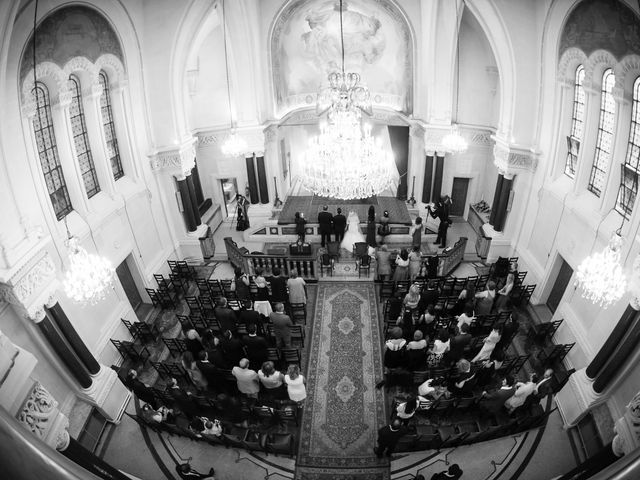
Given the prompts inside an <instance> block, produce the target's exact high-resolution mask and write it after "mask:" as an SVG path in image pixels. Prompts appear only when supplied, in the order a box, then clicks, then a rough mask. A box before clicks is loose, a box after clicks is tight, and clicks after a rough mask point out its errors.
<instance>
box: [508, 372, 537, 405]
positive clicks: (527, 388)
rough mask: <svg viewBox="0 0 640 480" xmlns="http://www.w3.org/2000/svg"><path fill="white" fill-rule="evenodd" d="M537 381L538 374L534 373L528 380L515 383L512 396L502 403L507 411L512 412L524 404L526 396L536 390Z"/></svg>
mask: <svg viewBox="0 0 640 480" xmlns="http://www.w3.org/2000/svg"><path fill="white" fill-rule="evenodd" d="M537 383H538V375H537V374H535V373H533V374H532V375H531V377H530V378H529V381H528V382H525V383H523V382H518V383H516V391H515V392H514V394H513V396H512V397H511V398H509V399H508V400H507V401H506V402H505V404H504V406H505V407H506V408H507V410H508V411H509V413H513V411H514V410H515V409H516V408H518V407H521V406H522V405H524V402H525V401H526V400H527V397H528V396H529V395H532V394H533V393H536V392H537Z"/></svg>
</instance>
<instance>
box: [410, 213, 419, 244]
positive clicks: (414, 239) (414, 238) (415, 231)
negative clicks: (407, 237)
mask: <svg viewBox="0 0 640 480" xmlns="http://www.w3.org/2000/svg"><path fill="white" fill-rule="evenodd" d="M409 233H410V234H411V246H412V247H413V248H416V247H418V250H420V246H421V245H422V217H416V220H415V222H414V224H413V225H412V226H411V231H410V232H409Z"/></svg>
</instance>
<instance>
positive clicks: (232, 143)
mask: <svg viewBox="0 0 640 480" xmlns="http://www.w3.org/2000/svg"><path fill="white" fill-rule="evenodd" d="M226 16H227V12H226V9H225V7H224V0H222V41H223V42H224V66H225V71H226V72H227V101H228V104H229V116H230V118H231V132H230V133H229V136H228V137H227V138H226V139H225V140H224V142H223V143H222V146H221V147H220V149H221V150H222V154H223V155H225V156H227V157H239V156H240V155H243V154H244V153H246V152H247V151H248V150H249V146H248V145H247V142H246V141H245V139H244V138H242V137H241V136H240V135H238V134H237V133H236V129H235V122H234V120H233V108H232V107H231V82H230V81H229V57H228V54H227V18H226Z"/></svg>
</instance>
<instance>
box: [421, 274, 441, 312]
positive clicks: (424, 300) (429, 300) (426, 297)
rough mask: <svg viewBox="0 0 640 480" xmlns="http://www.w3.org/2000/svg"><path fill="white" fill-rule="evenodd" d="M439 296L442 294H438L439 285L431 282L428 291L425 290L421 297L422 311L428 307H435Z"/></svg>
mask: <svg viewBox="0 0 640 480" xmlns="http://www.w3.org/2000/svg"><path fill="white" fill-rule="evenodd" d="M439 296H440V292H438V284H437V282H435V281H434V280H431V281H430V282H429V283H428V284H427V288H426V290H423V291H422V294H421V295H420V309H421V310H424V309H426V307H427V305H435V304H436V303H438V297H439Z"/></svg>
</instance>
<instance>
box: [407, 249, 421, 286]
mask: <svg viewBox="0 0 640 480" xmlns="http://www.w3.org/2000/svg"><path fill="white" fill-rule="evenodd" d="M420 268H422V252H421V251H420V246H417V245H414V247H413V248H412V249H411V253H409V278H410V279H411V281H412V282H413V281H414V280H415V279H416V278H417V277H418V275H419V274H420Z"/></svg>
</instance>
